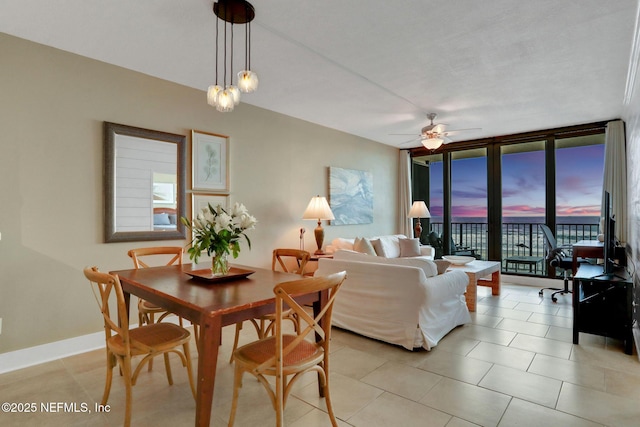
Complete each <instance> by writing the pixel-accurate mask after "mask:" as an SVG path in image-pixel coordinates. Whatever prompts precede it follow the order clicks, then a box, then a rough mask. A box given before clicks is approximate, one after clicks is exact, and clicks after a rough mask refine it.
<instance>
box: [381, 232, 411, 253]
mask: <svg viewBox="0 0 640 427" xmlns="http://www.w3.org/2000/svg"><path fill="white" fill-rule="evenodd" d="M400 238H403V239H406V238H407V236H403V235H401V234H394V235H390V236H378V237H377V239H379V240H380V246H381V248H382V252H383V253H384V255H380V253H378V250H377V248H376V253H378V256H384V257H386V258H398V257H399V256H400V243H399V242H398V240H399V239H400ZM373 247H374V248H375V245H374V246H373Z"/></svg>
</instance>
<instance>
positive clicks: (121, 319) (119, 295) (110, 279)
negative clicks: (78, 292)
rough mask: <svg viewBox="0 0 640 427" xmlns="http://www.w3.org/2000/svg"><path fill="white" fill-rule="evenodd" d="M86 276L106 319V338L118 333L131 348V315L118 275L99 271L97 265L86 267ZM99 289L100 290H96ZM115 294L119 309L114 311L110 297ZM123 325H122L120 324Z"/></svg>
mask: <svg viewBox="0 0 640 427" xmlns="http://www.w3.org/2000/svg"><path fill="white" fill-rule="evenodd" d="M84 275H85V277H86V278H87V279H88V280H89V282H91V285H92V287H93V289H92V290H93V294H94V296H95V297H96V302H97V303H98V306H99V307H100V311H101V312H102V317H103V319H104V331H105V334H106V339H107V340H109V338H111V336H112V335H115V334H118V335H120V337H122V340H123V343H124V345H125V347H126V349H127V351H129V350H130V341H129V316H128V313H127V309H126V305H125V302H124V293H123V292H122V285H121V284H120V279H119V278H118V276H115V275H113V274H108V273H102V272H100V271H98V268H97V267H87V268H85V269H84ZM96 290H98V292H96ZM112 294H114V295H115V298H116V305H117V309H116V310H115V312H113V314H112V311H111V310H110V309H109V298H110V297H111V295H112ZM120 325H122V327H121V326H120Z"/></svg>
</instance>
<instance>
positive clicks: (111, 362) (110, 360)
mask: <svg viewBox="0 0 640 427" xmlns="http://www.w3.org/2000/svg"><path fill="white" fill-rule="evenodd" d="M117 365H118V363H117V362H116V358H115V356H114V355H113V354H112V353H111V352H110V351H109V350H108V349H107V377H106V380H105V384H104V393H103V394H102V402H100V404H101V405H102V406H104V405H106V404H107V400H109V393H110V392H111V382H112V380H113V368H115V367H116V366H117Z"/></svg>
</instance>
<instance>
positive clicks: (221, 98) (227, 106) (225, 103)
mask: <svg viewBox="0 0 640 427" xmlns="http://www.w3.org/2000/svg"><path fill="white" fill-rule="evenodd" d="M234 106H235V103H234V100H233V94H232V93H231V92H230V91H229V90H228V89H225V90H223V91H221V92H220V93H218V97H217V105H216V110H218V111H220V112H221V113H229V112H231V111H233V107H234Z"/></svg>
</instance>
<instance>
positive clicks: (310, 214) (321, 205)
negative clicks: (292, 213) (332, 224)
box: [302, 196, 335, 220]
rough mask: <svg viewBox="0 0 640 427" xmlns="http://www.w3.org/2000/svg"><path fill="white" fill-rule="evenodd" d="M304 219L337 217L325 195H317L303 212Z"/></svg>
mask: <svg viewBox="0 0 640 427" xmlns="http://www.w3.org/2000/svg"><path fill="white" fill-rule="evenodd" d="M302 219H315V220H322V219H335V217H334V216H333V212H331V208H330V207H329V203H327V199H326V198H325V197H320V196H315V197H312V198H311V201H310V202H309V205H308V206H307V209H306V210H305V211H304V213H303V214H302Z"/></svg>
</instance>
